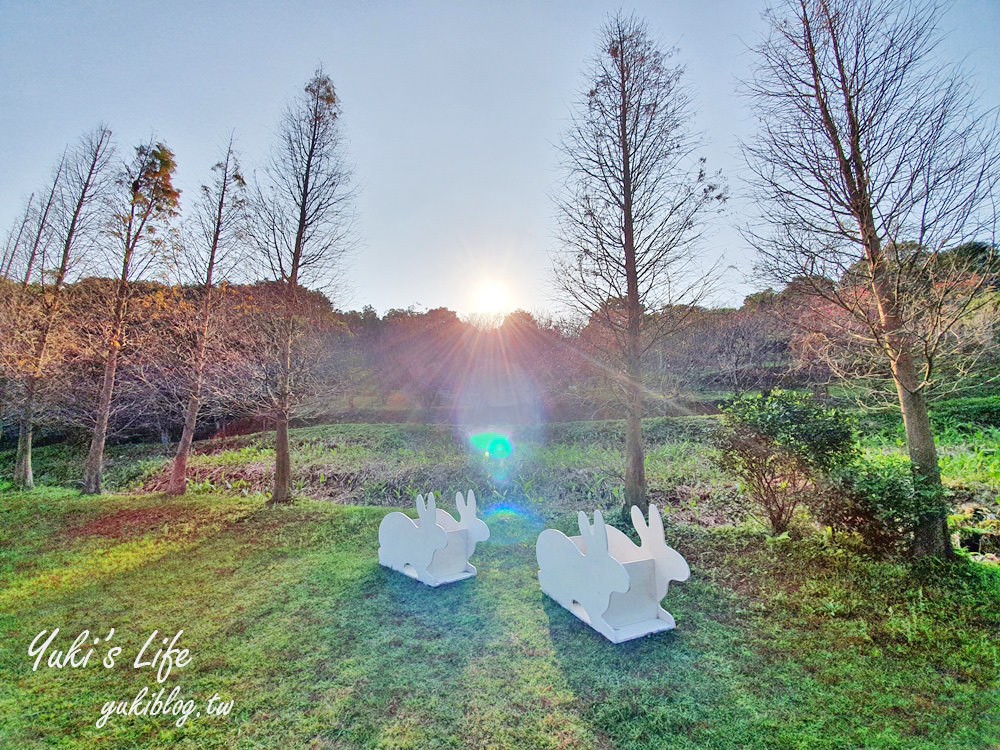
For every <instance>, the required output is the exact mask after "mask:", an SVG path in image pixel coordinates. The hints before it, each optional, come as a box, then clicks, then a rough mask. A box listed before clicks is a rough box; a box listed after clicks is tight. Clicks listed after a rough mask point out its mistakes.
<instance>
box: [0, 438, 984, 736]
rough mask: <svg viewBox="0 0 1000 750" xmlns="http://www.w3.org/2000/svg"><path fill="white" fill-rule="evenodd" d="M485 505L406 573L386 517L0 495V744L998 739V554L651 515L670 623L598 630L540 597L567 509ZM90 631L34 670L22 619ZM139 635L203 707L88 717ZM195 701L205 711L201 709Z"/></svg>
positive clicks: (145, 672)
mask: <svg viewBox="0 0 1000 750" xmlns="http://www.w3.org/2000/svg"><path fill="white" fill-rule="evenodd" d="M402 450H405V447H404V448H402ZM387 460H388V459H387ZM665 470H666V469H664V471H665ZM484 504H485V505H486V506H487V507H486V508H485V512H484V516H485V518H486V520H487V522H488V523H489V525H490V528H491V531H492V538H491V539H490V541H489V542H487V543H485V544H482V545H480V547H479V549H478V551H477V553H476V556H475V558H474V559H473V562H474V563H475V564H476V565H477V566H478V567H479V576H478V577H477V578H474V579H470V580H468V581H463V582H461V583H458V584H454V585H452V586H448V587H444V588H441V589H429V588H425V587H423V586H422V585H420V584H418V583H416V582H414V581H412V580H410V579H408V578H405V577H403V576H401V575H399V574H397V573H393V572H391V571H387V570H385V569H383V568H380V567H379V566H378V564H377V561H376V549H377V546H378V542H377V528H378V523H379V521H380V519H381V517H382V515H383V514H384V513H385V509H384V508H371V507H351V506H345V505H337V504H333V503H330V502H319V501H314V500H304V501H300V502H298V503H297V504H295V505H294V506H291V507H287V508H277V509H269V508H265V507H264V504H263V497H262V496H260V495H257V494H252V493H251V494H248V495H242V494H240V493H239V492H237V491H230V492H225V493H224V492H221V491H217V490H207V489H206V490H205V491H203V492H200V493H195V494H192V495H189V496H188V497H187V498H184V499H181V500H173V499H167V498H164V497H163V496H161V495H157V494H142V495H112V496H106V497H100V498H87V497H81V496H79V495H78V494H76V493H75V492H74V491H71V490H62V489H53V488H45V489H41V490H36V491H34V492H31V493H26V494H17V493H13V492H10V491H7V492H3V493H0V643H2V647H0V747H2V748H11V749H12V750H13V749H15V748H16V749H18V750H20V749H24V750H29V749H30V748H161V747H162V748H166V747H176V748H316V749H319V748H374V747H381V748H417V749H419V750H425V749H427V748H622V749H624V748H845V747H850V748H853V747H873V748H906V749H907V750H913V749H915V748H970V749H972V748H975V749H977V750H980V749H982V748H993V747H998V746H1000V569H998V568H996V567H993V566H986V565H978V564H972V563H968V562H962V563H958V564H956V565H953V566H946V567H941V568H924V569H920V570H916V571H913V570H910V569H909V568H907V567H905V566H902V565H898V564H890V563H879V562H872V561H867V560H864V559H862V558H860V557H857V556H855V555H854V554H852V553H851V552H849V551H847V550H845V549H844V548H841V547H837V546H833V545H831V544H828V543H827V541H828V540H825V539H824V538H822V537H815V538H812V539H807V540H803V541H797V542H795V541H790V540H788V539H777V540H768V539H766V538H765V537H764V536H763V535H761V534H757V533H754V532H752V531H748V530H740V529H735V528H731V527H730V528H726V527H721V528H705V527H702V526H698V525H694V524H685V525H677V524H675V523H668V529H667V535H668V541H669V542H670V543H671V544H673V545H674V546H676V547H677V548H678V549H679V550H680V551H681V552H682V553H683V554H684V555H685V556H686V557H687V559H688V561H689V563H690V565H691V569H692V578H691V580H690V581H688V582H686V583H683V584H675V585H674V587H673V588H672V590H671V592H670V594H669V595H668V597H667V599H666V607H667V608H668V609H669V610H670V611H671V612H672V613H673V614H674V616H675V617H676V619H677V623H678V627H677V630H675V631H673V632H671V633H665V634H659V635H656V636H653V637H650V638H646V639H642V640H639V641H636V642H631V643H627V644H622V645H618V646H615V645H612V644H610V643H608V642H607V641H605V640H604V639H603V638H601V637H600V636H598V635H597V634H596V633H594V632H593V631H591V630H590V629H588V628H586V627H585V626H583V625H582V624H581V623H580V622H579V621H577V620H576V619H575V618H574V617H573V616H572V615H570V614H569V613H567V612H565V611H564V610H562V609H560V608H559V607H558V606H556V605H554V604H553V603H552V602H551V601H549V600H547V599H546V598H545V597H543V596H542V594H541V592H540V591H539V588H538V585H537V581H536V578H535V574H536V565H535V560H534V540H535V537H536V536H537V534H538V532H539V531H540V530H541V528H543V526H544V525H546V524H548V523H551V522H554V523H555V524H556V525H557V526H560V527H561V528H563V529H564V530H567V531H568V530H570V529H571V528H572V526H571V524H572V514H571V513H570V512H569V509H568V508H565V507H562V506H557V507H556V510H551V511H550V512H548V513H542V512H540V506H539V504H538V503H537V502H535V501H531V500H529V499H528V498H527V496H525V499H523V500H522V501H518V500H517V499H516V498H514V497H506V498H502V499H497V500H495V501H494V502H493V504H492V507H491V505H490V503H489V502H484ZM543 518H544V520H543ZM111 627H114V628H115V635H114V637H113V639H112V641H111V645H117V646H119V647H121V648H122V652H121V654H120V657H119V659H118V661H117V663H116V664H115V666H114V667H113V668H111V669H105V668H104V667H103V666H102V665H101V664H100V662H99V659H100V658H102V657H103V656H104V654H105V653H106V651H107V648H108V644H104V643H102V644H100V645H99V646H98V648H97V650H96V653H95V656H94V657H92V659H91V661H90V663H89V664H87V665H86V666H82V667H78V668H72V667H69V666H67V667H65V668H62V669H55V668H49V667H47V666H45V663H44V660H43V662H42V664H41V665H40V666H39V669H38V671H32V663H33V661H34V660H33V658H32V657H30V656H29V654H28V648H29V645H30V644H31V642H32V639H33V638H35V636H36V635H37V634H38V633H39V632H40V631H42V630H46V629H52V628H59V629H60V633H59V636H58V637H57V643H56V644H55V645H54V648H60V649H66V648H68V647H69V645H70V643H71V642H72V640H73V638H74V637H75V636H76V635H77V634H78V633H80V632H81V631H82V630H84V629H87V630H89V631H90V632H91V637H92V638H94V637H100V638H103V637H104V636H105V635H106V634H107V632H108V630H109V628H111ZM154 630H156V631H158V637H172V636H173V635H174V634H175V633H176V632H177V631H178V630H183V631H184V632H183V635H182V637H181V639H180V644H179V645H180V646H181V647H186V648H188V649H190V653H191V659H190V663H189V664H187V666H184V667H177V666H175V667H174V668H173V671H172V672H171V673H170V675H169V677H167V678H166V680H165V682H164V683H163V686H164V687H166V688H167V690H166V691H165V694H166V693H169V692H170V690H172V689H174V688H175V687H179V688H180V698H181V699H182V700H186V699H192V700H194V701H195V704H196V706H197V709H198V710H202V715H201V716H195V715H192V716H191V718H190V719H189V720H188V721H187V723H185V724H184V725H183V726H182V727H180V728H178V727H176V726H175V724H174V721H175V717H163V716H156V717H149V716H139V717H133V716H111V717H110V719H109V720H108V721H107V724H106V725H105V726H104V727H103V728H98V727H96V726H95V722H96V721H97V720H98V719H99V718H100V717H101V710H102V705H103V704H104V703H105V702H107V701H127V702H129V703H131V702H132V700H133V699H134V697H135V696H136V694H137V693H139V691H140V690H141V689H143V688H147V687H154V688H155V689H156V690H158V689H159V687H160V685H158V684H157V682H156V676H155V670H154V669H151V668H141V669H136V668H133V664H132V660H133V659H134V658H135V656H136V654H137V653H138V651H139V649H140V647H141V646H142V645H143V642H144V641H145V640H146V638H147V636H149V634H151V633H152V632H153V631H154ZM216 693H217V694H218V695H219V696H220V698H221V699H222V700H224V701H233V706H232V711H231V713H230V714H229V715H228V716H207V715H205V713H204V704H205V702H206V701H207V700H208V698H210V697H211V696H212V695H213V694H216Z"/></svg>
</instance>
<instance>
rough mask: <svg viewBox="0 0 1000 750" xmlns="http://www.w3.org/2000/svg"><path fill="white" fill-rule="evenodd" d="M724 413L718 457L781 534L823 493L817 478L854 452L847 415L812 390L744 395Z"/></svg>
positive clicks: (841, 462) (727, 407)
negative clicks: (814, 396) (817, 399)
mask: <svg viewBox="0 0 1000 750" xmlns="http://www.w3.org/2000/svg"><path fill="white" fill-rule="evenodd" d="M723 414H724V424H723V428H722V429H721V430H720V431H719V434H718V436H717V438H716V445H717V447H718V449H719V455H718V458H717V461H718V462H719V465H720V466H721V468H722V469H723V470H724V471H727V472H729V473H731V474H733V475H735V476H736V477H737V478H738V479H739V480H740V481H741V482H742V483H743V484H744V485H745V487H746V488H747V490H748V492H749V495H750V497H751V499H752V500H753V501H754V503H755V504H756V505H757V506H758V507H759V508H760V509H761V510H762V511H763V514H764V516H765V517H766V519H767V521H768V522H769V523H770V526H771V530H772V531H773V532H774V533H776V534H780V533H782V532H784V531H786V530H787V529H788V525H789V523H790V522H791V520H792V516H793V515H794V513H795V510H796V508H798V507H799V505H800V504H802V503H805V502H809V501H810V500H812V499H814V498H815V497H816V496H817V495H818V493H819V492H820V490H819V489H818V487H817V480H819V479H821V478H822V477H823V476H825V475H826V474H827V473H829V472H831V471H833V470H834V469H836V468H837V467H839V466H842V465H843V464H844V463H845V462H847V461H849V460H850V457H851V456H852V455H853V454H854V450H855V448H854V429H853V426H852V425H851V423H850V421H849V420H848V419H847V417H846V416H845V415H844V414H843V413H841V412H839V411H837V410H836V409H824V408H823V407H822V406H820V405H818V404H817V403H815V402H814V401H813V400H812V399H810V398H809V397H808V396H804V395H801V394H796V393H789V392H785V391H774V392H772V393H770V394H767V395H762V394H761V395H745V396H742V397H740V398H738V399H736V400H734V401H733V402H732V403H730V404H729V405H728V406H726V407H724V408H723Z"/></svg>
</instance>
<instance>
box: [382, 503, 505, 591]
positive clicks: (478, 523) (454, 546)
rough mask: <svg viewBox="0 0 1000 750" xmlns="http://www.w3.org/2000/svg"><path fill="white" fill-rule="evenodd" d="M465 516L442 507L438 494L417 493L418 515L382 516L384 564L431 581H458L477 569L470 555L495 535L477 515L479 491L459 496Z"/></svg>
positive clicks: (474, 572) (438, 584)
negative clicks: (491, 533) (438, 502)
mask: <svg viewBox="0 0 1000 750" xmlns="http://www.w3.org/2000/svg"><path fill="white" fill-rule="evenodd" d="M455 504H456V505H457V506H458V513H459V517H460V519H461V520H458V521H456V520H455V519H454V518H453V517H452V515H451V514H450V513H448V512H447V511H445V510H442V509H441V508H437V507H436V506H435V503H434V494H433V493H429V494H428V495H427V503H426V504H425V503H424V498H423V496H422V495H417V514H418V520H417V521H414V520H413V519H411V518H410V517H409V516H407V515H405V514H403V513H399V512H398V511H397V512H394V513H390V514H389V515H387V516H386V517H385V518H383V519H382V523H381V524H380V525H379V528H378V543H379V548H378V561H379V563H380V564H382V565H384V566H386V567H387V568H391V569H393V570H398V571H399V572H400V573H404V574H405V575H408V576H410V577H411V578H416V579H417V580H418V581H420V582H421V583H425V584H427V585H428V586H440V585H442V584H445V583H454V582H455V581H461V580H462V579H463V578H471V577H472V576H474V575H475V574H476V569H475V567H474V566H472V565H470V564H469V558H470V557H471V556H472V554H473V553H474V552H475V551H476V544H477V543H478V542H482V541H485V540H487V539H489V538H490V530H489V527H487V525H486V523H485V522H484V521H482V520H481V519H480V518H478V517H477V516H476V496H475V495H474V494H473V493H472V491H471V490H470V491H469V496H468V500H466V499H465V498H464V497H463V496H462V493H461V492H459V493H457V494H456V495H455Z"/></svg>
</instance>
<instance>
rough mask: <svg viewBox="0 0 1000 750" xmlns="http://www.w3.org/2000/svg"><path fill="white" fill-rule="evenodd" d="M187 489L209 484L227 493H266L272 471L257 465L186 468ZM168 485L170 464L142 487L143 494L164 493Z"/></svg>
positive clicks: (269, 486)
mask: <svg viewBox="0 0 1000 750" xmlns="http://www.w3.org/2000/svg"><path fill="white" fill-rule="evenodd" d="M187 478H188V487H190V486H191V485H192V484H204V483H205V482H207V483H209V484H210V485H211V486H212V487H215V488H218V489H221V490H227V491H234V490H236V491H240V490H242V491H246V492H251V493H252V492H267V491H269V490H270V489H271V484H272V482H273V481H274V469H273V468H272V467H270V466H265V465H264V464H258V463H248V464H240V465H235V466H188V471H187ZM169 484H170V464H167V465H166V466H164V467H163V471H161V472H160V473H159V474H157V475H156V476H155V477H153V478H152V479H150V480H149V481H148V482H146V483H145V484H144V485H143V486H142V491H143V492H166V491H167V486H168V485H169Z"/></svg>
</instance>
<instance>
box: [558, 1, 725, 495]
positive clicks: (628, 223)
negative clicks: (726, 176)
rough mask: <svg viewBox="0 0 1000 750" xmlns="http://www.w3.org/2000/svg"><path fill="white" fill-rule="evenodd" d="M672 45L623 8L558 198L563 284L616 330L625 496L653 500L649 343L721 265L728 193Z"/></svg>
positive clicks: (582, 114) (606, 34)
mask: <svg viewBox="0 0 1000 750" xmlns="http://www.w3.org/2000/svg"><path fill="white" fill-rule="evenodd" d="M673 54H674V51H673V50H668V51H667V52H663V51H661V50H660V49H659V48H658V47H657V45H656V44H655V43H654V42H653V40H651V39H650V38H649V34H648V32H647V30H646V27H645V24H643V23H642V22H641V21H639V20H637V19H635V18H633V17H624V16H622V15H621V14H618V15H616V16H614V17H613V18H611V19H610V20H609V21H608V22H607V24H606V25H605V26H604V28H603V29H602V32H601V41H600V49H599V52H598V55H597V56H596V57H595V58H594V60H593V66H592V70H591V71H590V73H589V75H588V79H587V88H586V91H585V93H584V95H583V98H582V100H581V101H580V103H579V105H578V108H577V110H576V112H575V114H574V116H573V118H572V122H571V125H570V127H569V130H568V132H567V133H566V135H565V137H564V139H563V144H562V152H563V155H564V159H565V162H564V168H565V172H566V184H565V188H564V190H563V193H562V197H561V198H560V199H559V200H558V209H559V214H560V230H561V231H560V234H561V239H562V244H563V248H562V250H561V251H560V252H559V253H558V254H557V255H556V257H555V259H554V266H555V279H556V286H557V288H558V290H559V291H560V292H561V296H562V297H563V298H564V299H565V300H566V302H567V303H568V304H570V305H571V306H572V307H573V308H574V309H576V310H577V311H578V312H579V313H582V314H583V315H584V316H585V317H586V318H587V319H588V320H589V321H590V322H591V324H593V323H594V322H595V321H596V322H599V323H600V325H602V326H603V327H604V328H605V329H606V331H607V341H608V342H609V346H608V350H607V356H608V359H609V364H610V370H609V372H610V375H611V377H612V381H613V382H614V383H615V384H616V385H617V387H618V391H619V393H620V395H621V398H622V401H623V404H624V407H625V414H626V431H625V434H626V439H625V447H626V472H625V507H626V508H627V507H628V506H630V505H638V506H639V507H640V508H641V509H643V512H645V509H646V507H647V498H646V476H645V468H644V455H643V445H642V415H643V388H642V382H641V374H640V364H641V361H642V357H643V354H644V352H645V350H646V349H647V348H648V347H650V346H651V345H652V344H654V343H655V342H656V340H657V339H658V338H660V337H661V336H662V335H664V334H665V333H666V332H667V331H666V330H665V329H664V327H663V326H662V325H661V324H662V323H663V322H664V321H670V322H671V324H672V325H681V324H683V316H680V317H678V316H676V315H651V314H650V313H654V312H656V311H658V310H661V309H663V308H667V307H676V306H679V305H694V304H696V303H697V302H698V301H699V300H700V299H702V298H703V296H704V295H705V293H706V292H707V290H708V282H709V281H710V277H711V275H712V272H711V271H710V270H706V269H705V268H704V267H703V266H701V265H700V264H699V262H698V259H697V258H696V256H695V254H694V246H695V242H696V240H697V239H698V238H699V236H700V221H701V220H702V218H703V217H704V216H705V215H706V213H708V212H709V211H710V210H711V209H713V208H715V207H716V206H718V205H719V204H720V203H721V201H723V200H724V194H723V192H722V190H721V189H720V187H719V185H718V184H717V181H716V180H713V179H709V176H708V175H707V174H706V172H705V166H704V160H699V159H696V158H694V149H695V147H696V145H697V143H696V139H695V137H694V135H693V134H692V132H691V130H690V126H689V121H690V119H691V113H690V98H689V97H688V95H687V94H686V92H685V91H684V90H683V88H682V87H681V76H682V73H683V69H682V68H681V67H679V66H671V65H670V58H671V57H672V56H673Z"/></svg>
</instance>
